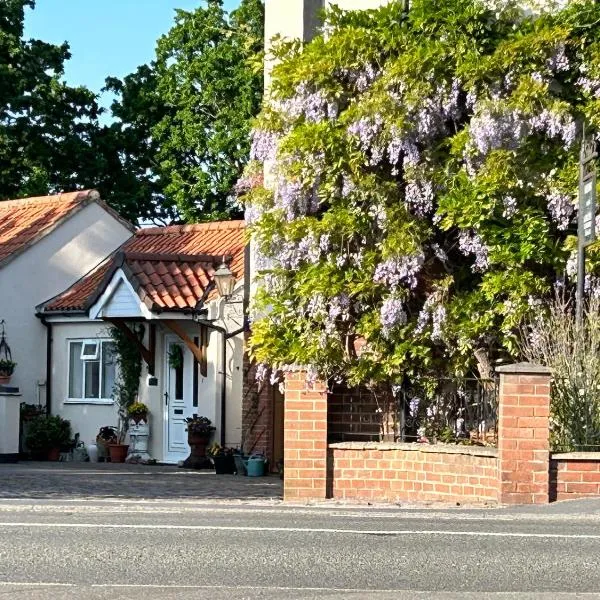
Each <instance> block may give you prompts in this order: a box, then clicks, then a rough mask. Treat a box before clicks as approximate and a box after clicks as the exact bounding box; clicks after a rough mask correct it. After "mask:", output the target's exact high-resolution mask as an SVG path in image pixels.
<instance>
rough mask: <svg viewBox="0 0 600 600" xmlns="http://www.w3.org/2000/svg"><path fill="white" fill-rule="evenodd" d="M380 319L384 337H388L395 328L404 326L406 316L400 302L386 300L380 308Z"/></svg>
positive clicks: (397, 300) (391, 299)
mask: <svg viewBox="0 0 600 600" xmlns="http://www.w3.org/2000/svg"><path fill="white" fill-rule="evenodd" d="M380 317H381V326H382V327H383V331H384V333H385V334H386V335H389V334H390V333H391V331H392V330H393V329H395V328H396V327H399V326H401V325H405V324H406V321H407V316H406V311H405V310H404V304H403V303H402V300H400V299H398V298H387V299H386V300H385V301H384V302H383V304H382V306H381V311H380Z"/></svg>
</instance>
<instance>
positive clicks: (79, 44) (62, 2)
mask: <svg viewBox="0 0 600 600" xmlns="http://www.w3.org/2000/svg"><path fill="white" fill-rule="evenodd" d="M201 4H202V0H36V7H35V10H33V11H31V10H28V11H27V14H26V17H25V37H26V38H38V39H41V40H44V41H45V42H52V43H57V44H58V43H62V42H64V41H67V42H69V45H70V46H71V54H72V55H73V56H72V58H71V60H70V61H68V62H67V64H66V68H65V78H66V80H67V81H68V82H69V83H70V84H71V85H85V86H87V87H88V88H90V89H91V90H93V91H94V92H99V91H100V89H101V88H102V86H103V85H104V79H105V78H106V77H107V76H109V75H112V76H116V77H123V76H124V75H127V74H128V73H131V72H132V71H134V70H135V69H136V67H137V66H138V65H141V64H143V63H145V62H148V61H150V60H152V58H153V57H154V48H155V43H156V40H157V39H158V38H159V37H160V36H161V35H162V34H163V33H166V32H167V31H168V30H169V28H170V26H171V24H172V22H173V17H174V14H175V13H174V10H175V9H176V8H181V9H183V10H192V9H194V8H197V7H198V6H200V5H201ZM238 4H239V0H225V2H224V5H225V8H227V9H228V10H231V9H232V8H235V7H236V6H237V5H238ZM103 104H104V105H106V104H107V100H106V99H105V101H104V102H103Z"/></svg>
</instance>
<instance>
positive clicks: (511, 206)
mask: <svg viewBox="0 0 600 600" xmlns="http://www.w3.org/2000/svg"><path fill="white" fill-rule="evenodd" d="M502 207H503V209H502V216H503V217H504V218H505V219H512V218H513V217H514V216H515V215H516V214H517V210H518V207H517V199H516V198H515V197H514V196H504V198H503V199H502Z"/></svg>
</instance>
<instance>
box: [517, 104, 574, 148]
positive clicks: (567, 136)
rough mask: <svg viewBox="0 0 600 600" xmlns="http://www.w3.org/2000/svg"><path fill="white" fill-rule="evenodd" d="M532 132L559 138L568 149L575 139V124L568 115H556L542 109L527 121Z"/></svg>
mask: <svg viewBox="0 0 600 600" xmlns="http://www.w3.org/2000/svg"><path fill="white" fill-rule="evenodd" d="M529 123H530V125H531V127H532V129H533V130H534V131H539V132H544V133H545V134H546V135H547V136H549V137H551V138H561V139H562V141H563V143H564V147H565V148H566V149H569V148H570V147H571V146H572V145H573V144H574V143H575V140H576V138H577V124H576V123H575V120H574V119H573V117H571V116H570V115H564V114H558V113H555V112H552V111H550V110H547V109H544V110H543V111H542V112H541V113H540V114H539V115H536V116H534V117H531V119H530V121H529Z"/></svg>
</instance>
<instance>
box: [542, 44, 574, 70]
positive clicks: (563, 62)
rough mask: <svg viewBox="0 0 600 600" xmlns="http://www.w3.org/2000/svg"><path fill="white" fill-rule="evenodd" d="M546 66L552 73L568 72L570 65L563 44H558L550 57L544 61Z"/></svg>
mask: <svg viewBox="0 0 600 600" xmlns="http://www.w3.org/2000/svg"><path fill="white" fill-rule="evenodd" d="M546 66H547V67H548V68H549V69H550V70H551V71H553V72H554V73H563V72H564V71H568V70H569V68H570V66H571V63H570V61H569V57H568V56H567V54H566V47H565V45H564V43H563V42H561V43H560V44H558V46H557V47H556V49H555V50H554V52H553V53H552V56H551V57H550V58H549V59H548V60H547V61H546Z"/></svg>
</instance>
